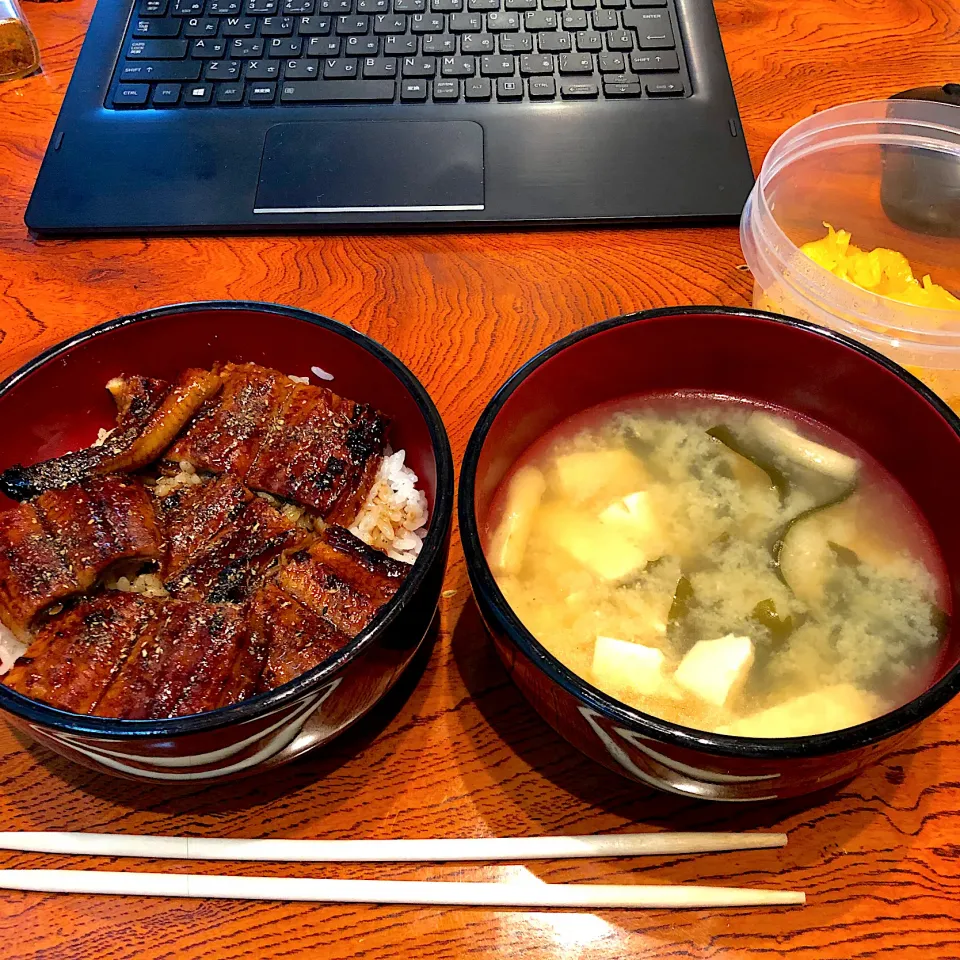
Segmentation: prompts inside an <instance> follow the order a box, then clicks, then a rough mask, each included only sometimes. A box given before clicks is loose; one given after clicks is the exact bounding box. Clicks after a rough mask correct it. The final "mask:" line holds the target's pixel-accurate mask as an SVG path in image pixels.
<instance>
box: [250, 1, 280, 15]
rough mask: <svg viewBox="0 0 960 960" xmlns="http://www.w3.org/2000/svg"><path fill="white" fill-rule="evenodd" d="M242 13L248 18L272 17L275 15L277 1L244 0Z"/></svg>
mask: <svg viewBox="0 0 960 960" xmlns="http://www.w3.org/2000/svg"><path fill="white" fill-rule="evenodd" d="M243 12H244V13H245V14H246V15H247V16H248V17H274V16H276V14H277V0H246V3H245V4H244V5H243Z"/></svg>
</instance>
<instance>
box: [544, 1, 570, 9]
mask: <svg viewBox="0 0 960 960" xmlns="http://www.w3.org/2000/svg"><path fill="white" fill-rule="evenodd" d="M540 6H542V7H543V9H544V10H566V9H567V0H540Z"/></svg>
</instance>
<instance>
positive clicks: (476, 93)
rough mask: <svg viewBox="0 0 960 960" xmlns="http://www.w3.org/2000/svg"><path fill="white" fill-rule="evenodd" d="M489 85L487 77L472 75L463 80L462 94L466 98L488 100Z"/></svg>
mask: <svg viewBox="0 0 960 960" xmlns="http://www.w3.org/2000/svg"><path fill="white" fill-rule="evenodd" d="M491 87H492V85H491V83H490V80H489V79H488V78H487V77H474V78H472V79H470V80H464V81H463V95H464V97H465V98H466V99H467V100H489V99H490V97H491Z"/></svg>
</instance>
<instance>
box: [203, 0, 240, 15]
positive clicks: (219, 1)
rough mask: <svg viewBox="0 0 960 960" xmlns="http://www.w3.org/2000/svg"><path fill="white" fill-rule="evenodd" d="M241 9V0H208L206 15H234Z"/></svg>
mask: <svg viewBox="0 0 960 960" xmlns="http://www.w3.org/2000/svg"><path fill="white" fill-rule="evenodd" d="M242 9H243V2H242V0H208V3H207V16H208V17H235V16H236V15H237V14H238V13H240V11H241V10H242Z"/></svg>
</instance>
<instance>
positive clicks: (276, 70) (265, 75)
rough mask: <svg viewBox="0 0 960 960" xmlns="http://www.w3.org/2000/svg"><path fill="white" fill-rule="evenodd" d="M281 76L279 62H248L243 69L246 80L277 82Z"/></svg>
mask: <svg viewBox="0 0 960 960" xmlns="http://www.w3.org/2000/svg"><path fill="white" fill-rule="evenodd" d="M279 75H280V62H279V61H278V60H248V61H247V63H246V66H245V67H244V68H243V76H244V78H245V79H246V80H276V79H277V77H278V76H279Z"/></svg>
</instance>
